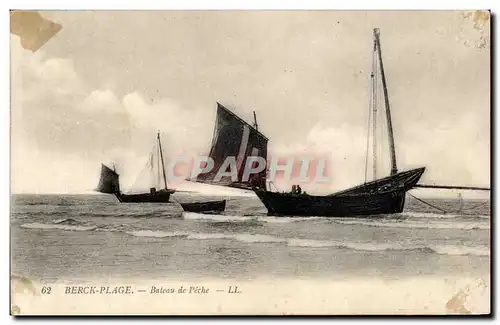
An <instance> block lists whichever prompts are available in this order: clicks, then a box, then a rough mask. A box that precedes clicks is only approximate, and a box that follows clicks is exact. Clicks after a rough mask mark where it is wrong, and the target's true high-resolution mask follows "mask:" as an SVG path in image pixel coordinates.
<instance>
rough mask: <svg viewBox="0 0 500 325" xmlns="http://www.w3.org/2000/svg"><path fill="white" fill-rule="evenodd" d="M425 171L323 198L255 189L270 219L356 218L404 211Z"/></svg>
mask: <svg viewBox="0 0 500 325" xmlns="http://www.w3.org/2000/svg"><path fill="white" fill-rule="evenodd" d="M424 170H425V168H418V169H413V170H410V171H407V172H403V173H398V174H396V175H393V176H390V177H386V178H384V179H380V180H376V181H374V182H370V183H366V184H363V185H360V186H356V187H354V188H351V189H348V190H345V191H342V192H338V193H334V194H331V195H325V196H314V195H307V194H292V193H279V192H271V191H267V190H262V189H255V190H254V192H255V194H257V196H258V197H259V199H260V200H261V201H262V203H263V204H264V205H265V206H266V208H267V211H268V213H267V214H268V215H270V216H322V217H355V216H366V215H378V214H392V213H400V212H402V211H403V208H404V203H405V195H406V192H407V191H408V190H409V189H411V188H412V187H413V186H414V185H415V184H416V183H417V182H418V180H419V179H420V176H421V175H422V173H423V172H424Z"/></svg>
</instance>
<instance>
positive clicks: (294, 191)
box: [291, 185, 297, 194]
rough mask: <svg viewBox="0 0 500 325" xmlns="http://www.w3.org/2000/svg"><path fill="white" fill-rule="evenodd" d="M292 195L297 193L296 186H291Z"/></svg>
mask: <svg viewBox="0 0 500 325" xmlns="http://www.w3.org/2000/svg"><path fill="white" fill-rule="evenodd" d="M291 193H292V194H295V193H297V186H296V185H292V192H291Z"/></svg>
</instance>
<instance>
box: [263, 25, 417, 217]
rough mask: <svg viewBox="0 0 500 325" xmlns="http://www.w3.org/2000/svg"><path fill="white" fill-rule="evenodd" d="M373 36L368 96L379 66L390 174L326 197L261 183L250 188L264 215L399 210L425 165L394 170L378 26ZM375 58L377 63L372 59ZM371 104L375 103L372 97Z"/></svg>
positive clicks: (393, 152)
mask: <svg viewBox="0 0 500 325" xmlns="http://www.w3.org/2000/svg"><path fill="white" fill-rule="evenodd" d="M373 35H374V47H373V60H374V61H373V62H374V64H373V69H374V71H373V72H372V91H373V94H372V95H373V96H374V97H375V93H376V91H377V89H376V87H375V85H376V76H377V71H378V70H377V69H378V68H380V75H381V78H382V87H383V91H384V99H385V112H386V118H387V129H388V136H389V146H390V153H391V165H392V167H391V173H390V176H388V177H385V178H380V179H375V180H373V181H371V182H368V183H367V182H366V181H365V183H364V184H362V185H359V186H355V187H352V188H350V189H346V190H344V191H341V192H337V193H334V194H330V195H326V196H313V195H307V194H295V193H279V192H272V191H268V190H267V189H266V187H264V186H259V187H256V188H254V192H255V193H256V194H257V196H258V197H259V199H260V200H261V201H262V203H263V204H264V205H265V206H266V208H267V211H268V215H276V216H281V215H284V216H327V217H347V216H361V215H376V214H391V213H399V212H402V211H403V207H404V203H405V195H406V192H407V191H408V190H410V189H411V188H413V187H414V186H415V185H416V183H417V182H418V180H419V179H420V177H421V176H422V174H423V173H424V171H425V167H421V168H416V169H411V170H408V171H404V172H398V169H397V165H396V150H395V146H394V136H393V130H392V122H391V113H390V105H389V95H388V92H387V84H386V79H385V72H384V65H383V62H382V53H381V52H382V50H381V47H380V32H379V29H378V28H376V29H374V33H373ZM377 57H378V65H377V60H376V58H377ZM372 99H373V98H372ZM373 103H375V100H374V101H373ZM374 110H375V107H374ZM374 122H375V119H374ZM375 156H376V155H374V163H376V160H375ZM375 168H376V167H375V166H374V170H375ZM375 177H376V173H375V172H374V178H375Z"/></svg>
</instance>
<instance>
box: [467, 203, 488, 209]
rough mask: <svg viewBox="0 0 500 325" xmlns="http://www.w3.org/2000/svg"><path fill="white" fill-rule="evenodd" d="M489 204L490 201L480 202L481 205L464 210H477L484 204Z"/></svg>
mask: <svg viewBox="0 0 500 325" xmlns="http://www.w3.org/2000/svg"><path fill="white" fill-rule="evenodd" d="M489 202H490V201H484V202H481V203H479V204H476V205H474V206H472V207H469V208H465V210H474V209H475V208H479V207H480V206H483V205H485V204H486V203H489Z"/></svg>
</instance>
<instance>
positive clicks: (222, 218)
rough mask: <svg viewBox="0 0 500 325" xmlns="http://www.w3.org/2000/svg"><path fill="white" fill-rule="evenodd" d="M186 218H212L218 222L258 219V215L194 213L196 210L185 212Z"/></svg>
mask: <svg viewBox="0 0 500 325" xmlns="http://www.w3.org/2000/svg"><path fill="white" fill-rule="evenodd" d="M183 216H184V219H187V220H210V221H218V222H231V221H235V222H248V221H257V217H256V216H233V215H224V214H203V213H194V212H184V213H183Z"/></svg>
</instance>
